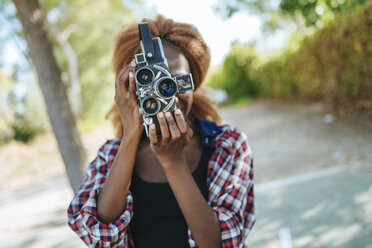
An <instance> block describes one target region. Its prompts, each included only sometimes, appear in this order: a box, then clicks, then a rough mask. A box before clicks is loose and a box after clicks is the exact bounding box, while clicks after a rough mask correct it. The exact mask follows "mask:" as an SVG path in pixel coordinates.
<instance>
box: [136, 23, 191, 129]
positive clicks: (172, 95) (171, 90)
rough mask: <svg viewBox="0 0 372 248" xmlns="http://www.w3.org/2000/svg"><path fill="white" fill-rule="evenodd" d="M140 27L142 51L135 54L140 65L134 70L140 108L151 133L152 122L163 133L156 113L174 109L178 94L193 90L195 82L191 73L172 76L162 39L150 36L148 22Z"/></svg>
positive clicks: (139, 25) (144, 122)
mask: <svg viewBox="0 0 372 248" xmlns="http://www.w3.org/2000/svg"><path fill="white" fill-rule="evenodd" d="M138 27H139V34H140V43H141V52H140V53H138V54H136V56H135V60H136V63H137V65H138V67H137V68H135V69H134V78H135V82H136V95H137V98H138V100H139V104H140V109H139V111H140V113H141V114H142V117H143V125H144V126H145V131H146V135H147V136H148V135H149V126H150V125H151V124H152V123H155V125H156V130H157V133H158V134H160V129H159V124H158V121H157V118H156V114H157V113H158V112H159V111H163V112H173V111H175V110H176V94H177V93H183V92H186V91H189V90H194V83H193V80H192V76H191V74H185V75H178V76H175V77H172V76H171V74H170V72H169V69H168V63H167V59H166V57H165V55H164V50H163V45H162V43H161V40H160V38H159V37H155V38H152V37H151V33H150V28H149V26H148V24H147V23H146V22H144V23H140V24H138Z"/></svg>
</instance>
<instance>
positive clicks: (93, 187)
mask: <svg viewBox="0 0 372 248" xmlns="http://www.w3.org/2000/svg"><path fill="white" fill-rule="evenodd" d="M199 124H200V128H201V131H202V132H201V133H202V141H203V144H204V145H206V146H211V147H213V148H214V153H213V155H212V156H211V158H210V161H209V164H208V170H207V185H208V204H209V205H210V206H211V208H212V209H214V210H215V211H216V212H217V215H218V218H219V222H220V228H221V239H222V244H223V247H224V248H227V247H229V248H232V247H239V248H240V247H246V245H245V244H244V241H245V240H246V238H247V236H248V233H249V232H250V230H251V229H252V226H253V224H254V222H255V214H254V192H253V159H252V151H251V148H250V146H249V144H248V141H247V137H246V135H245V134H244V133H242V132H240V131H239V130H237V129H236V128H233V127H231V126H229V125H223V126H217V125H216V124H215V123H214V122H210V121H206V120H199ZM120 142H121V138H117V139H113V140H108V141H107V142H106V143H105V144H104V145H103V146H102V147H101V148H100V149H99V151H98V154H97V157H96V159H95V160H94V161H93V162H92V163H91V164H90V165H89V168H88V171H87V175H86V178H85V181H84V183H83V185H82V186H81V188H80V189H79V191H78V192H77V193H76V195H75V197H74V198H73V199H72V202H71V204H70V206H69V209H68V224H69V225H70V227H71V228H72V229H73V230H74V231H75V232H76V233H77V234H78V235H79V237H80V238H81V239H82V240H83V241H84V242H85V243H86V244H87V245H88V246H89V247H113V248H116V247H125V248H132V247H134V244H133V241H132V239H131V234H130V230H129V228H128V227H129V222H130V220H131V218H132V215H133V197H132V195H131V192H128V195H127V206H126V208H125V210H124V212H123V213H122V214H121V216H120V217H119V218H118V219H117V220H116V221H114V222H112V223H109V224H104V223H102V222H100V221H99V220H98V219H97V196H98V193H99V191H100V190H101V188H102V186H103V184H104V183H105V180H106V177H107V175H108V173H109V170H110V168H111V165H112V163H113V161H114V158H115V155H116V153H117V150H118V148H119V145H120ZM188 237H189V244H190V247H197V246H196V243H195V240H194V239H193V237H192V233H191V231H190V229H188Z"/></svg>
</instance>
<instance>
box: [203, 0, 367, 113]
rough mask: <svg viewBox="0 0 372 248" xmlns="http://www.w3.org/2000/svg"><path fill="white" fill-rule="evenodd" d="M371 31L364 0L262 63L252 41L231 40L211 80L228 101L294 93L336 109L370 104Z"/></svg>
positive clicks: (363, 106) (213, 85)
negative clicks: (220, 89) (292, 47)
mask: <svg viewBox="0 0 372 248" xmlns="http://www.w3.org/2000/svg"><path fill="white" fill-rule="evenodd" d="M371 30H372V1H369V2H367V3H366V4H365V5H363V6H361V7H360V8H357V9H355V10H354V11H351V12H349V13H346V14H343V15H342V16H339V18H337V19H336V20H335V21H334V22H333V23H332V24H330V25H329V26H328V27H326V28H324V29H322V30H319V31H318V32H317V33H315V34H314V35H313V36H311V37H307V38H306V39H305V40H304V41H303V42H302V44H301V45H300V47H299V49H298V50H296V51H292V52H289V53H287V52H284V53H283V54H282V55H281V56H279V57H276V58H274V59H270V60H268V61H267V62H266V63H263V64H261V65H260V56H259V55H258V54H257V52H256V51H255V49H254V48H253V47H252V46H249V45H238V44H233V45H232V49H231V51H230V53H229V54H228V55H227V57H226V60H225V62H224V65H223V68H222V69H221V70H220V71H219V72H217V73H215V74H213V75H212V76H210V77H209V80H210V81H211V82H210V85H211V86H212V87H214V88H223V89H225V90H226V91H227V93H228V95H229V100H230V102H236V101H237V100H239V98H242V97H245V98H252V97H258V96H265V97H298V98H302V99H310V100H323V101H325V102H327V103H329V104H331V105H332V106H333V107H334V108H335V109H338V110H342V109H344V110H345V109H347V110H352V109H360V108H372V70H371V68H372V32H371ZM261 57H262V55H261Z"/></svg>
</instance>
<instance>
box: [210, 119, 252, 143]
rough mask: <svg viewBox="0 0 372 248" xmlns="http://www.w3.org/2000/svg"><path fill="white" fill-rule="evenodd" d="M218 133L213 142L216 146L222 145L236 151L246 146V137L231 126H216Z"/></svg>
mask: <svg viewBox="0 0 372 248" xmlns="http://www.w3.org/2000/svg"><path fill="white" fill-rule="evenodd" d="M218 127H219V129H220V133H219V134H218V135H216V137H215V142H216V143H217V145H224V146H226V147H229V148H231V149H236V148H239V147H240V146H242V145H243V144H248V143H249V142H248V138H247V135H246V134H245V133H244V132H243V131H242V130H240V129H239V128H237V127H235V126H233V125H231V124H223V125H219V126H218Z"/></svg>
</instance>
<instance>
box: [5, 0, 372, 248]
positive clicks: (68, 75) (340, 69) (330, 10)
mask: <svg viewBox="0 0 372 248" xmlns="http://www.w3.org/2000/svg"><path fill="white" fill-rule="evenodd" d="M33 11H34V12H33ZM35 11H36V12H35ZM17 13H18V15H17ZM35 13H36V14H35ZM157 14H162V15H164V16H165V17H168V18H172V19H174V20H175V21H180V22H187V23H192V24H194V25H195V26H196V27H197V28H198V30H199V31H200V33H201V34H202V36H203V37H204V38H205V40H206V43H207V44H208V45H209V46H210V50H211V54H212V62H211V67H210V70H209V72H208V75H207V78H206V80H205V82H204V83H205V84H207V85H208V86H209V87H211V88H213V89H214V95H213V96H212V97H214V98H215V99H216V101H217V102H218V103H219V109H220V113H221V115H222V117H223V119H224V122H227V123H230V124H233V125H235V126H237V127H238V128H240V129H241V130H243V131H244V132H245V133H247V135H248V138H249V140H250V143H251V146H252V149H253V153H254V161H255V193H256V203H255V204H256V213H257V221H256V224H255V226H254V228H253V230H252V232H251V234H250V236H249V238H248V240H247V241H246V243H247V245H248V246H249V247H281V248H290V247H372V32H371V31H372V1H371V0H350V1H348V0H298V1H291V0H266V1H264V0H229V1H227V0H205V1H196V0H188V1H182V2H177V3H175V2H174V1H168V0H158V1H156V0H129V1H121V0H112V1H103V0H96V1H94V2H92V1H87V0H74V1H72V0H64V1H60V0H58V1H57V0H28V1H27V0H13V1H10V0H0V219H1V220H2V221H1V223H0V233H1V234H0V247H12V248H15V247H22V248H24V247H30V248H31V247H85V246H84V244H83V243H82V242H81V241H80V240H79V238H78V236H77V235H75V234H74V233H73V232H72V231H71V230H70V229H69V228H68V226H67V216H66V211H67V207H68V205H69V202H70V201H71V199H72V197H73V195H74V190H76V187H77V186H76V185H79V184H80V180H81V177H83V175H84V171H85V169H86V167H87V165H88V163H89V162H90V161H92V160H93V159H94V157H95V154H96V152H97V150H98V148H99V147H100V146H101V145H102V144H103V143H104V142H105V141H106V140H107V139H110V138H113V137H114V136H113V131H112V127H111V125H110V123H109V122H108V121H107V120H105V113H106V112H107V111H108V109H109V108H110V106H111V105H112V104H113V98H114V78H115V75H114V74H113V72H112V69H111V57H112V50H113V48H112V46H113V37H114V36H115V34H116V32H117V31H118V30H119V29H120V27H121V26H122V25H124V24H127V23H132V22H139V21H140V20H141V19H142V18H145V17H146V18H149V17H150V18H151V17H154V16H155V15H157ZM31 20H32V21H31ZM30 23H36V24H37V23H41V24H42V25H40V26H39V27H43V28H42V31H40V30H37V29H35V28H37V25H36V26H35V25H34V26H32V25H29V24H30ZM40 37H41V38H40ZM45 47H46V48H50V49H49V50H48V49H44V48H45ZM48 52H49V53H48ZM37 59H38V61H36V60H37ZM35 61H36V62H35ZM53 65H55V66H54V67H53ZM49 66H51V67H49ZM50 74H53V75H54V76H55V77H54V79H55V80H54V79H53V80H49V82H48V80H45V79H46V78H48V77H49V76H50ZM50 82H54V86H53V87H54V88H53V87H49V88H48V85H49V84H50V85H52V83H50ZM61 92H62V93H61ZM64 92H65V93H64ZM56 110H59V111H61V113H63V114H56ZM57 113H58V112H57ZM61 116H62V117H61ZM66 133H71V136H69V135H66ZM66 146H67V147H71V149H72V150H73V151H69V150H68V149H66ZM72 154H74V155H72ZM73 175H75V177H74V176H73ZM76 175H77V176H76Z"/></svg>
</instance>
